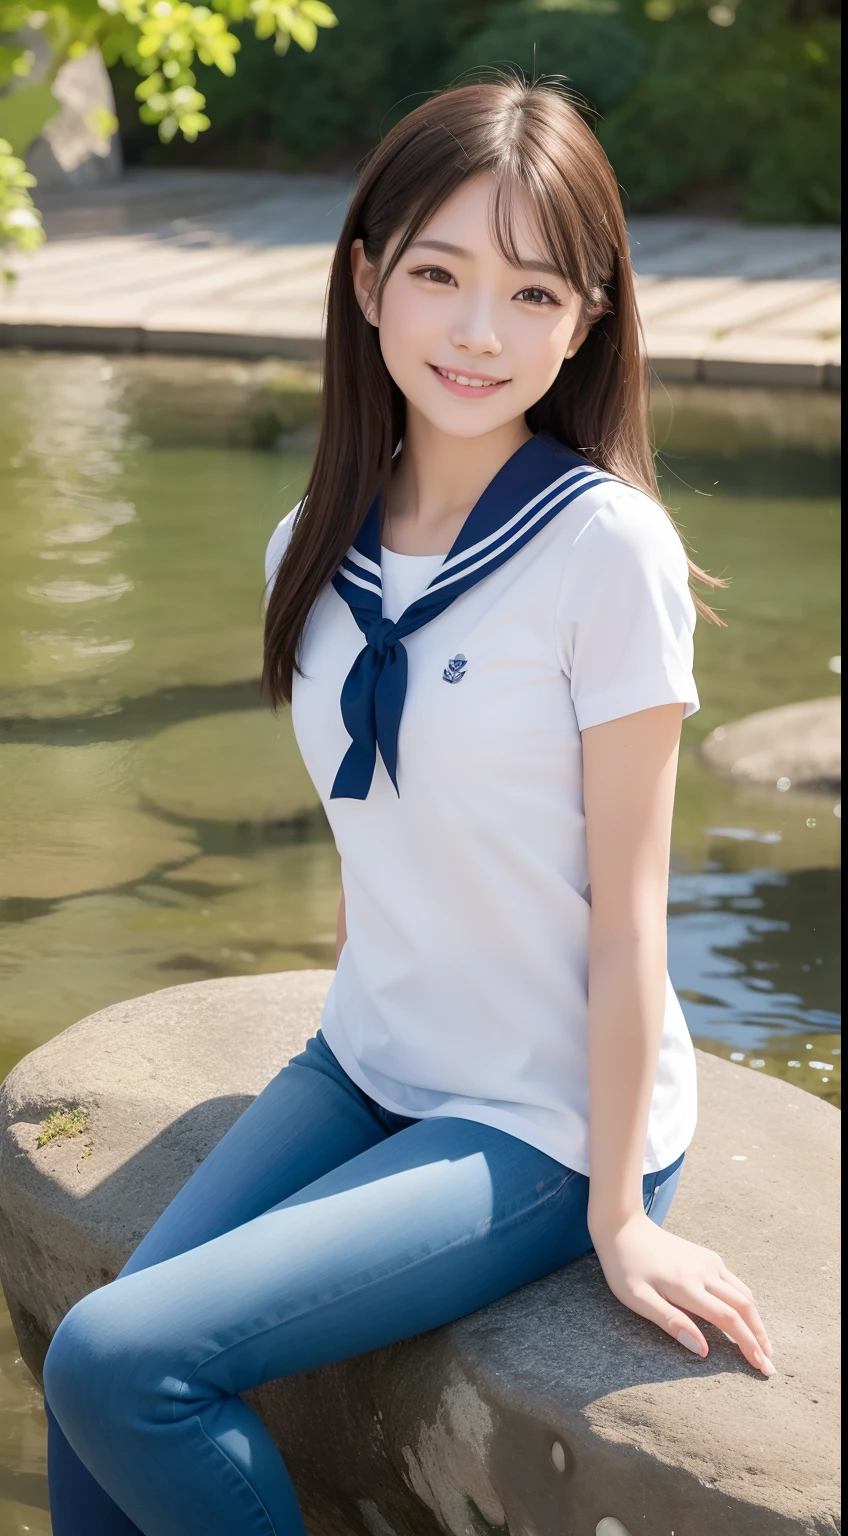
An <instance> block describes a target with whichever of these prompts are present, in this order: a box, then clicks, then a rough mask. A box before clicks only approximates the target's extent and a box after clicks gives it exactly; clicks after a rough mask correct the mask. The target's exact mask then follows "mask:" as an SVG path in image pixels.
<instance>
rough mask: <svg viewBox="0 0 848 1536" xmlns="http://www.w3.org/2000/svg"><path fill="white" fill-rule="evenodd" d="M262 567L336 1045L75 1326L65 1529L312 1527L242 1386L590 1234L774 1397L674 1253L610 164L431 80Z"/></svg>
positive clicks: (661, 975)
mask: <svg viewBox="0 0 848 1536" xmlns="http://www.w3.org/2000/svg"><path fill="white" fill-rule="evenodd" d="M267 567H268V569H267V574H268V608H267V619H266V640H265V682H266V687H267V690H268V692H269V694H270V696H271V698H272V699H273V700H274V701H275V702H276V703H279V702H280V701H282V700H287V699H291V701H292V708H293V720H294V728H295V731H296V733H297V738H298V742H299V744H300V747H301V750H302V752H303V756H304V759H305V761H306V764H307V766H308V768H309V771H310V773H311V775H312V777H313V779H314V782H315V785H316V787H317V790H318V792H319V794H320V796H321V799H322V801H323V803H324V806H325V809H326V812H327V816H328V818H329V820H330V824H331V826H332V829H333V832H334V834H335V838H336V842H337V844H338V848H339V852H340V855H341V860H342V883H343V889H344V895H343V898H342V902H341V907H340V911H339V955H338V967H337V971H336V975H335V978H334V981H333V985H332V986H331V988H330V993H329V996H328V998H327V1003H326V1007H325V1010H324V1016H323V1022H322V1028H321V1030H320V1032H319V1033H318V1035H317V1036H316V1037H315V1038H314V1039H312V1040H310V1041H309V1043H308V1045H307V1047H306V1049H305V1050H304V1052H303V1053H302V1054H301V1055H300V1056H297V1057H295V1059H294V1060H293V1061H292V1062H291V1063H290V1064H289V1065H288V1066H287V1067H285V1068H284V1069H283V1070H282V1071H281V1072H280V1073H279V1074H278V1075H277V1076H276V1077H275V1078H274V1079H273V1080H272V1081H271V1082H270V1083H269V1084H268V1086H267V1087H266V1088H265V1089H264V1091H263V1092H262V1093H261V1094H260V1095H259V1097H258V1098H257V1099H256V1101H255V1103H254V1104H253V1105H252V1106H251V1108H250V1109H249V1110H247V1112H246V1113H245V1114H244V1115H243V1116H242V1117H241V1119H239V1120H238V1121H237V1123H236V1124H235V1125H234V1126H233V1128H232V1129H231V1130H230V1131H229V1132H228V1134H227V1135H226V1136H225V1137H224V1138H223V1140H222V1141H221V1142H220V1143H219V1145H218V1147H217V1148H216V1149H215V1150H214V1151H213V1152H212V1153H211V1154H210V1156H209V1157H208V1158H207V1159H206V1161H205V1162H204V1163H203V1164H202V1165H201V1166H200V1168H199V1169H198V1170H197V1171H196V1173H194V1174H193V1176H192V1177H191V1179H190V1180H189V1181H188V1183H187V1184H186V1185H185V1187H184V1188H183V1190H182V1191H181V1192H180V1194H179V1195H178V1196H177V1197H176V1199H175V1200H174V1201H173V1203H172V1204H171V1205H170V1206H169V1208H168V1209H167V1210H166V1211H165V1213H164V1215H163V1216H162V1217H161V1218H160V1219H159V1221H158V1222H157V1223H156V1225H155V1226H154V1227H153V1229H152V1231H151V1232H150V1233H149V1234H148V1236H147V1237H146V1238H145V1239H144V1241H143V1242H142V1243H141V1245H140V1247H139V1248H138V1249H137V1251H136V1253H135V1254H134V1255H133V1257H132V1259H131V1260H130V1262H129V1263H128V1264H127V1265H126V1267H125V1269H124V1270H123V1272H122V1274H121V1276H119V1278H118V1280H117V1281H116V1282H115V1283H114V1284H112V1285H107V1286H105V1287H103V1288H102V1289H101V1290H99V1291H97V1292H95V1293H94V1294H92V1295H91V1296H88V1297H86V1298H84V1300H83V1301H81V1302H80V1303H79V1304H78V1305H77V1306H76V1307H74V1308H73V1310H72V1311H71V1312H70V1313H69V1315H68V1316H67V1317H66V1318H65V1320H64V1322H63V1323H62V1325H61V1327H60V1328H59V1330H58V1332H57V1334H56V1337H55V1339H54V1341H53V1344H52V1346H51V1348H50V1351H49V1354H48V1356H47V1362H46V1367H45V1390H46V1399H47V1403H48V1407H49V1411H50V1482H51V1502H52V1509H53V1520H54V1531H55V1536H91V1533H92V1532H94V1531H96V1532H98V1536H119V1533H120V1536H129V1533H131V1532H135V1531H141V1532H143V1533H145V1536H235V1533H239V1536H247V1533H255V1536H302V1532H303V1525H302V1522H301V1518H300V1515H299V1513H298V1507H297V1500H296V1497H295V1494H294V1491H293V1489H292V1486H291V1482H290V1480H289V1478H288V1476H287V1473H286V1470H285V1467H284V1465H283V1462H282V1460H281V1458H280V1455H279V1453H278V1451H277V1449H276V1447H275V1445H274V1443H273V1441H272V1440H271V1438H270V1437H269V1435H268V1434H267V1432H266V1431H265V1429H264V1428H263V1427H262V1425H261V1423H260V1422H259V1420H258V1419H257V1418H256V1416H255V1415H254V1413H253V1412H252V1411H251V1409H250V1408H248V1406H247V1405H246V1404H245V1403H244V1401H243V1400H242V1398H241V1397H240V1396H239V1394H240V1393H242V1392H244V1391H245V1390H246V1389H247V1388H250V1387H253V1386H255V1385H257V1384H258V1383H260V1382H265V1381H269V1380H271V1379H273V1378H276V1377H280V1376H285V1375H289V1374H291V1373H294V1372H298V1371H303V1370H307V1369H309V1368H311V1367H314V1366H318V1365H323V1364H325V1363H326V1362H328V1361H334V1360H341V1359H344V1358H346V1357H349V1356H352V1355H357V1354H360V1353H362V1352H363V1351H365V1350H371V1349H374V1348H376V1347H378V1346H380V1345H383V1344H387V1343H389V1342H390V1341H393V1340H396V1339H400V1338H403V1337H406V1336H409V1335H411V1334H416V1333H420V1332H422V1331H424V1330H425V1329H429V1328H435V1327H437V1326H439V1325H440V1324H443V1323H446V1322H449V1321H450V1320H451V1319H454V1318H457V1317H461V1316H462V1315H463V1314H464V1313H467V1312H470V1311H473V1310H474V1309H475V1308H478V1307H481V1306H484V1305H485V1304H486V1303H487V1302H490V1301H493V1300H494V1299H495V1298H496V1297H498V1296H502V1295H504V1294H505V1293H506V1292H508V1291H511V1290H513V1289H515V1288H516V1287H517V1286H521V1285H524V1284H525V1283H526V1282H527V1281H530V1280H534V1279H536V1278H538V1277H539V1276H541V1275H544V1274H546V1273H548V1272H550V1271H551V1270H554V1269H556V1268H558V1267H560V1266H561V1265H565V1264H567V1263H569V1261H570V1260H572V1259H574V1258H576V1257H577V1256H578V1255H579V1254H582V1253H585V1252H586V1251H587V1250H588V1249H589V1248H590V1247H592V1246H594V1249H595V1251H596V1253H597V1255H598V1258H599V1260H600V1263H601V1265H602V1267H603V1271H604V1274H605V1276H606V1278H607V1280H608V1282H609V1285H610V1287H611V1289H612V1291H613V1292H614V1293H615V1295H616V1296H617V1297H618V1298H619V1300H620V1301H621V1302H623V1303H624V1305H625V1306H627V1307H630V1308H631V1309H632V1310H633V1311H634V1312H637V1313H639V1314H640V1315H641V1316H642V1317H644V1318H647V1319H648V1320H649V1321H650V1322H651V1323H653V1324H655V1325H657V1327H658V1328H660V1329H662V1330H663V1331H664V1332H665V1333H666V1334H669V1335H670V1336H671V1338H672V1339H673V1340H675V1341H677V1342H678V1343H679V1344H680V1345H682V1346H684V1347H685V1348H687V1349H690V1350H693V1351H694V1352H695V1354H697V1355H701V1356H703V1355H706V1353H707V1344H706V1340H705V1338H704V1335H703V1333H702V1332H701V1329H700V1327H699V1326H698V1322H697V1319H698V1318H701V1319H706V1320H707V1321H708V1322H710V1323H713V1324H715V1325H716V1326H718V1327H719V1328H721V1329H723V1330H724V1331H725V1332H726V1333H727V1334H729V1335H730V1336H731V1337H732V1338H733V1339H735V1340H736V1342H737V1343H738V1345H739V1348H740V1349H741V1351H742V1353H743V1355H744V1356H745V1358H746V1359H747V1360H748V1361H749V1362H750V1364H751V1366H752V1367H754V1368H755V1369H757V1370H759V1371H761V1372H763V1373H764V1374H766V1375H771V1374H772V1373H773V1371H774V1367H773V1365H772V1364H771V1361H770V1358H769V1357H770V1353H771V1351H770V1346H769V1343H768V1339H767V1337H766V1334H765V1330H764V1328H763V1324H762V1322H761V1320H760V1318H759V1315H758V1313H757V1310H756V1307H755V1305H754V1302H753V1299H752V1296H751V1292H750V1291H749V1290H748V1288H747V1286H746V1285H745V1284H744V1282H743V1281H742V1280H740V1279H738V1278H737V1277H736V1276H735V1275H734V1274H732V1273H731V1271H730V1270H729V1269H728V1268H727V1267H726V1265H725V1264H724V1263H723V1261H722V1260H721V1258H719V1256H718V1255H717V1254H715V1253H711V1252H709V1251H707V1250H706V1249H703V1248H699V1247H698V1246H696V1245H695V1244H693V1243H689V1242H685V1241H684V1240H683V1239H681V1238H678V1237H674V1236H672V1235H670V1234H669V1233H666V1232H664V1231H663V1229H662V1226H661V1222H662V1220H663V1217H664V1216H665V1213H666V1211H667V1210H668V1207H669V1204H670V1201H671V1198H672V1194H673V1192H674V1188H675V1185H676V1183H677V1179H678V1176H679V1173H680V1167H681V1163H682V1160H683V1154H684V1151H685V1149H686V1147H687V1145H688V1143H689V1141H690V1138H691V1136H692V1132H693V1129H694V1123H695V1069H694V1057H693V1051H692V1047H691V1044H690V1041H689V1036H688V1034H687V1031H686V1026H685V1023H684V1021H683V1017H682V1014H681V1011H680V1007H679V1004H678V1002H677V1000H676V998H675V996H674V994H673V992H672V991H671V988H670V985H669V981H668V976H667V971H666V898H667V882H668V863H669V838H670V827H671V814H672V801H673V796H674V781H675V771H676V762H677V751H678V741H679V736H680V727H681V722H682V720H683V718H684V716H685V715H687V714H690V713H691V712H692V711H693V710H694V709H696V708H697V694H696V691H695V684H694V681H693V678H692V632H693V628H694V618H695V612H694V606H693V600H692V597H691V595H690V590H689V584H688V583H689V570H688V569H687V560H686V556H685V554H684V552H683V548H682V545H681V543H680V540H679V538H678V535H677V533H676V531H675V529H674V527H673V525H672V523H671V521H670V520H669V518H668V517H667V515H666V514H665V512H664V511H663V509H662V507H661V506H660V504H659V501H658V498H657V492H656V484H655V480H654V477H653V470H652V462H651V455H650V452H649V446H648V438H647V428H646V389H645V370H644V366H643V362H642V360H641V357H640V350H639V324H638V317H637V312H636V305H635V299H634V292H633V279H632V274H631V269H630V262H629V257H628V249H627V239H626V234H625V228H624V221H623V216H622V210H621V204H620V202H619V197H618V190H617V187H616V182H615V177H614V175H613V172H612V170H611V168H610V166H609V163H608V162H607V160H606V158H605V156H604V154H603V151H602V150H601V149H600V147H599V145H598V143H597V141H596V140H595V138H594V137H593V135H592V133H591V132H590V131H589V129H588V128H587V127H586V126H585V125H584V123H583V122H582V121H581V119H580V117H579V116H578V115H577V114H576V113H575V112H574V111H573V110H572V108H571V107H570V106H568V104H567V103H566V102H565V101H564V100H563V99H562V98H561V97H560V96H559V95H558V94H557V93H556V92H554V91H552V90H549V89H546V88H544V87H542V86H538V85H537V86H532V87H527V86H524V85H522V84H520V83H518V82H517V81H511V82H506V83H501V84H490V85H477V86H469V87H466V88H463V89H460V90H456V91H452V92H448V93H447V94H445V95H443V96H441V97H439V98H437V99H434V100H432V101H430V102H428V103H427V104H426V105H424V106H421V107H419V108H417V110H416V111H414V112H413V113H411V115H410V116H409V117H407V118H405V119H404V121H403V122H401V123H400V124H399V125H398V126H397V127H396V128H395V129H393V130H392V132H391V133H390V134H389V135H388V136H387V138H386V139H385V141H384V142H383V143H382V144H381V145H380V147H379V148H378V149H377V150H376V151H375V152H374V153H373V155H372V156H371V157H370V159H369V160H368V162H367V163H366V166H365V168H364V170H363V172H362V175H361V177H360V180H359V184H358V188H357V191H356V193H355V196H354V199H353V202H352V204H351V207H350V211H349V213H348V216H347V220H346V222H345V227H344V230H343V232H342V236H341V239H340V241H339V246H338V252H337V255H336V259H335V264H334V267H333V272H332V278H331V283H330V296H329V318H328V328H327V355H326V381H325V393H324V418H323V426H322V431H321V438H320V442H319V447H318V453H317V458H316V462H315V468H314V470H313V472H312V477H311V479H310V482H309V486H308V489H307V493H306V496H305V498H304V500H303V502H302V503H301V505H300V507H299V508H298V509H296V510H295V512H294V513H292V514H291V516H289V517H288V518H286V520H285V521H284V522H283V523H282V524H281V525H280V527H279V528H278V529H277V531H276V533H275V535H274V537H273V538H272V540H271V545H270V548H269V551H268V562H267ZM700 574H701V573H699V572H697V571H696V572H695V575H696V576H699V575H700ZM657 1347H658V1348H659V1347H660V1345H659V1343H658V1345H657Z"/></svg>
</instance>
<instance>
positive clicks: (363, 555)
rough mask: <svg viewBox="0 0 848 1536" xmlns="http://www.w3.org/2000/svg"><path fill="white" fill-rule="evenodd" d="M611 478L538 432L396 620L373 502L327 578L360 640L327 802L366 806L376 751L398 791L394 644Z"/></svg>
mask: <svg viewBox="0 0 848 1536" xmlns="http://www.w3.org/2000/svg"><path fill="white" fill-rule="evenodd" d="M610 478H612V477H611V476H609V475H607V474H606V473H605V472H604V471H603V470H599V469H596V468H595V466H594V465H593V464H589V463H587V461H586V460H585V459H582V458H580V456H579V455H578V454H576V453H575V452H574V451H573V449H571V448H566V447H565V446H564V445H563V444H562V443H558V442H557V441H556V439H555V438H552V437H547V436H545V435H544V434H542V433H538V434H537V435H536V436H535V437H531V438H529V439H528V441H527V442H526V443H524V444H522V446H521V447H520V448H519V449H518V450H517V452H516V453H514V454H513V455H512V458H510V459H507V462H506V463H505V464H504V465H503V466H502V468H501V469H499V470H498V473H497V474H496V475H495V477H494V479H493V480H492V481H491V482H490V484H489V485H488V486H487V487H486V489H485V491H484V492H483V494H482V496H481V497H480V499H479V501H477V502H476V503H475V505H474V506H473V507H472V509H471V511H470V512H469V514H468V517H467V518H466V519H465V522H464V524H463V526H462V529H461V531H460V533H459V535H458V537H457V539H456V541H455V543H454V545H453V548H452V549H451V550H450V553H449V554H448V555H446V556H445V559H444V561H443V563H442V565H441V567H440V569H439V570H438V571H437V573H436V575H435V576H434V577H433V580H432V581H431V582H430V585H429V586H428V587H427V588H426V590H425V591H424V592H423V593H422V594H421V596H420V597H419V598H416V600H415V602H414V603H411V604H410V606H409V607H408V608H407V609H406V610H405V612H404V613H402V614H401V615H400V618H399V619H398V620H397V621H396V622H394V623H393V622H392V621H391V620H390V619H388V618H386V617H384V615H383V585H382V577H381V571H380V553H381V544H380V498H379V496H375V498H374V500H373V502H372V503H371V506H370V508H369V511H368V513H367V515H366V518H365V521H364V523H363V525H362V527H361V529H360V531H359V533H358V534H357V536H356V538H355V540H354V542H353V544H352V545H351V547H350V549H349V550H348V552H347V554H346V555H345V557H344V559H343V560H342V563H341V565H340V566H339V569H338V571H337V572H336V574H335V576H334V577H333V586H334V588H335V590H336V592H337V593H338V594H339V596H340V597H341V598H343V599H344V601H345V602H346V603H347V605H348V607H349V609H350V611H351V614H352V615H353V618H354V619H355V621H356V623H357V625H358V627H359V629H360V630H361V632H362V634H363V635H364V637H365V642H366V643H365V646H364V648H363V649H362V650H361V651H360V652H359V655H358V656H357V658H356V660H355V661H354V663H353V666H352V667H351V669H350V671H349V673H348V675H347V677H346V678H345V680H344V683H343V685H342V691H341V698H340V700H339V703H340V707H341V715H342V720H343V721H344V725H345V728H346V730H347V732H348V735H349V736H350V738H351V740H350V746H349V747H348V749H347V752H346V753H345V755H344V757H343V758H342V761H341V764H340V766H339V770H338V773H337V774H336V777H335V780H334V782H333V788H332V790H331V792H330V798H331V799H332V800H339V799H348V800H365V799H367V797H368V791H369V789H370V788H371V782H372V779H373V777H374V769H375V767H376V763H377V751H378V749H379V753H380V756H381V758H382V759H383V763H384V765H385V768H386V771H387V773H388V775H389V778H390V779H391V782H392V784H393V785H394V787H395V791H396V792H397V793H400V791H399V790H398V780H397V760H398V735H399V732H400V722H401V716H402V714H403V705H404V699H405V698H406V681H407V672H408V658H407V653H406V647H405V646H404V645H403V643H402V642H403V638H404V636H406V635H411V634H413V633H414V631H415V630H417V629H421V627H422V626H423V625H424V624H428V623H430V621H431V620H432V619H435V618H438V616H439V614H441V613H443V612H444V610H445V609H446V608H448V607H450V605H451V603H453V602H455V601H456V599H457V598H458V597H461V596H462V594H463V593H464V592H467V591H468V590H469V589H470V588H471V587H474V586H476V585H477V583H478V581H483V580H484V578H485V577H486V576H489V575H491V573H492V572H493V571H496V570H498V569H499V567H500V566H501V565H503V564H504V562H505V561H507V560H509V559H511V558H512V556H513V555H515V554H517V553H518V551H519V550H520V549H523V548H524V545H525V544H527V543H529V541H530V540H531V539H532V538H535V536H536V534H537V533H541V531H542V529H543V528H546V527H547V525H548V523H549V522H550V521H551V520H552V518H554V517H556V516H557V514H558V513H559V512H561V511H562V509H563V507H566V506H568V504H569V502H572V501H574V500H575V499H576V498H577V497H578V496H582V495H583V493H584V492H585V491H587V490H588V489H589V488H590V487H591V486H594V485H598V484H600V483H601V482H602V481H604V480H609V479H610Z"/></svg>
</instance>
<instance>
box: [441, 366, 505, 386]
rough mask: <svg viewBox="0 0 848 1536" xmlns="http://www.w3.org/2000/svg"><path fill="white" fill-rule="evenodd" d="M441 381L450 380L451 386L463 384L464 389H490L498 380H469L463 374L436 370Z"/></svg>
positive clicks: (444, 369) (443, 369)
mask: <svg viewBox="0 0 848 1536" xmlns="http://www.w3.org/2000/svg"><path fill="white" fill-rule="evenodd" d="M436 371H437V373H440V374H441V376H442V378H443V379H450V381H451V383H452V384H463V385H464V386H465V387H466V389H492V388H493V386H494V385H495V384H498V383H500V380H499V379H469V378H468V377H467V376H466V375H465V374H464V373H449V372H448V370H447V368H438V369H437V370H436Z"/></svg>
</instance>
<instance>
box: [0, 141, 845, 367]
mask: <svg viewBox="0 0 848 1536" xmlns="http://www.w3.org/2000/svg"><path fill="white" fill-rule="evenodd" d="M349 191H350V182H349V181H348V180H346V179H343V178H340V177H331V176H285V175H279V174H276V173H271V172H243V171H188V170H134V171H130V172H128V173H127V174H126V175H125V176H124V177H123V178H121V179H120V180H118V181H116V182H113V183H109V184H106V185H100V186H90V187H74V188H71V189H67V188H66V189H62V190H46V191H44V192H43V193H42V194H40V195H39V198H38V201H39V206H40V207H41V208H42V211H43V213H44V217H45V227H46V230H47V234H48V241H47V244H46V245H45V246H44V247H42V249H41V250H40V251H38V252H37V253H36V254H35V255H34V256H23V255H17V254H16V255H14V256H13V257H12V258H11V265H12V267H13V269H14V270H15V271H16V272H17V274H18V275H17V279H16V281H14V282H12V283H7V284H6V285H5V288H6V291H5V293H4V294H2V295H0V346H2V345H5V346H12V347H38V348H65V349H67V348H70V349H74V350H85V351H133V352H136V351H149V352H184V353H194V354H198V353H201V354H209V355H216V356H232V357H264V356H269V355H276V356H282V357H289V358H300V359H303V360H313V359H315V360H317V359H319V358H320V356H321V346H322V343H321V329H322V311H323V305H324V295H325V289H326V282H327V275H328V270H329V264H330V259H331V256H332V252H333V245H334V241H335V240H336V238H337V236H338V232H339V229H340V227H341V222H342V218H343V215H344V210H345V206H346V202H347V198H348V195H349ZM630 235H631V244H632V248H633V258H634V265H635V268H636V272H637V277H638V284H639V301H640V307H641V311H642V316H643V320H644V323H645V331H646V337H647V346H648V352H649V355H650V358H651V362H652V365H653V368H654V371H655V373H656V375H657V376H658V377H659V378H660V379H662V380H664V381H667V382H686V381H694V380H700V381H702V382H707V383H716V384H757V385H765V386H768V385H786V386H792V387H795V388H799V387H800V388H822V387H823V388H832V389H834V388H836V389H838V388H839V387H840V357H841V352H840V325H841V311H840V297H841V287H840V272H841V268H840V234H839V230H838V229H836V228H834V227H831V226H826V225H825V226H815V227H800V226H775V225H745V224H742V223H739V222H736V221H733V220H730V219H711V218H701V217H692V216H686V217H684V216H680V217H676V216H673V215H671V216H664V217H659V216H655V217H648V216H645V215H640V216H638V217H634V218H633V219H632V220H631V221H630Z"/></svg>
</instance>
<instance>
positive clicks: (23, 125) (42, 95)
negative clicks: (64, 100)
mask: <svg viewBox="0 0 848 1536" xmlns="http://www.w3.org/2000/svg"><path fill="white" fill-rule="evenodd" d="M58 110H59V103H58V101H57V100H56V98H55V96H54V95H53V92H52V91H51V89H50V87H49V85H24V86H22V87H21V89H20V90H17V91H12V93H11V95H9V96H4V97H3V98H2V100H0V138H2V139H8V141H9V143H10V144H11V146H12V151H13V153H14V154H16V155H23V154H25V153H26V151H27V150H28V149H29V146H30V144H32V143H33V141H34V140H35V139H37V138H38V135H39V134H40V133H41V131H42V129H43V127H44V125H45V123H49V121H50V119H51V117H54V116H55V114H56V113H57V112H58Z"/></svg>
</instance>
